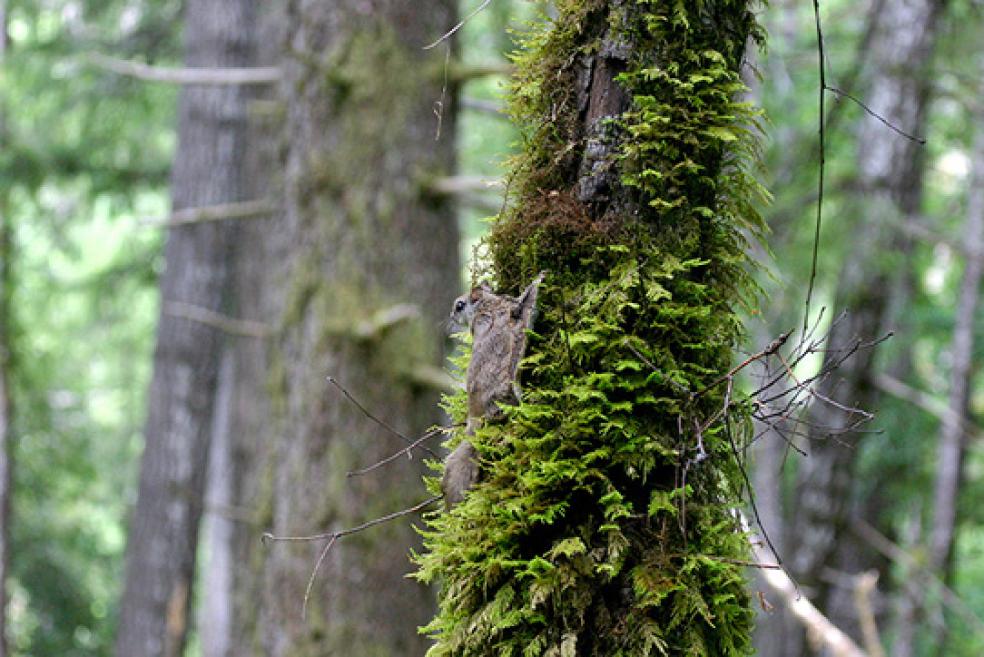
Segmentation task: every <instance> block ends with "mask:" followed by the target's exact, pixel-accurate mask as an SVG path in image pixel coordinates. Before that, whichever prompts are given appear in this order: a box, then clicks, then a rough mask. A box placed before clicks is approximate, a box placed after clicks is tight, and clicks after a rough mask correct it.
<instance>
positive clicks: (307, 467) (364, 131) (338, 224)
mask: <svg viewBox="0 0 984 657" xmlns="http://www.w3.org/2000/svg"><path fill="white" fill-rule="evenodd" d="M454 6H455V5H454V3H453V2H451V1H450V0H433V1H429V2H424V3H419V2H418V3H412V4H411V3H406V2H403V1H402V0H385V1H379V2H373V3H369V4H367V3H365V2H361V1H355V0H344V1H342V2H336V3H304V2H291V3H290V4H288V6H287V16H286V20H285V26H286V28H285V29H286V37H285V42H286V43H287V44H288V46H287V47H288V50H287V53H286V55H285V59H284V62H283V70H284V72H285V81H284V83H283V87H282V91H283V99H284V103H285V112H286V127H285V131H286V132H285V134H284V143H283V147H282V151H281V152H282V157H283V160H284V161H283V165H282V166H283V170H284V177H283V185H284V188H283V190H282V199H281V203H282V211H283V217H282V220H278V221H280V223H279V224H278V229H277V234H275V235H274V234H271V233H270V232H269V231H267V232H264V233H262V234H260V235H257V237H258V238H259V239H261V240H262V239H265V241H266V242H267V243H268V244H269V246H270V249H271V250H270V251H268V252H267V256H265V257H264V259H263V262H265V263H267V264H268V265H269V271H258V270H257V269H255V268H252V267H251V268H250V269H248V270H245V269H244V271H243V272H242V276H241V278H240V286H241V287H240V290H241V292H242V291H244V290H245V288H247V287H248V285H249V283H248V282H247V281H248V279H249V278H250V277H254V280H255V281H263V284H264V285H266V286H270V288H269V289H270V290H271V292H270V293H269V294H268V295H266V299H265V301H269V302H270V303H269V305H266V304H265V301H264V300H262V299H261V300H259V301H253V300H248V299H245V298H244V300H243V302H244V305H243V312H244V313H246V314H248V315H249V316H255V315H252V313H253V312H268V313H272V314H270V315H268V317H269V321H272V322H273V323H274V324H275V326H277V327H278V331H277V334H276V336H275V338H274V340H273V342H272V343H271V344H270V345H269V350H268V351H267V352H266V354H262V353H260V351H256V352H254V353H252V354H242V358H241V359H240V360H239V361H238V364H237V370H236V377H235V378H236V379H244V378H246V379H249V378H254V377H255V379H256V380H257V381H262V382H263V385H264V386H265V388H266V392H267V394H268V395H269V402H267V401H261V402H260V404H261V406H260V407H261V408H269V411H270V414H269V416H268V417H265V418H264V417H260V415H259V414H258V413H257V412H256V409H255V408H252V409H248V408H244V407H243V405H244V404H246V403H249V402H248V394H243V393H244V392H245V391H240V393H237V397H236V398H237V399H238V400H239V401H238V402H236V408H237V413H240V414H241V415H240V416H239V417H238V418H236V419H234V422H233V424H234V426H239V427H244V428H245V431H243V432H242V433H243V434H244V436H243V437H242V438H237V439H236V440H237V441H239V442H238V445H239V446H240V447H239V449H241V450H242V451H243V453H244V454H245V455H246V456H245V458H246V462H245V463H244V465H245V468H246V469H245V472H246V473H247V474H246V475H244V476H243V478H242V479H241V483H240V485H241V490H240V491H238V494H239V495H242V498H241V499H243V500H245V501H246V503H247V505H248V506H249V507H250V508H253V509H254V510H255V511H256V513H257V521H258V523H259V524H260V525H261V526H262V527H265V528H269V529H271V530H272V531H273V532H274V533H276V534H278V535H283V534H308V533H312V532H317V531H324V530H326V529H341V528H343V527H346V526H352V525H356V524H359V523H361V522H363V521H365V520H369V519H371V518H375V517H378V516H381V515H384V514H386V513H388V512H392V511H396V510H399V509H402V508H404V507H406V506H407V505H408V504H409V503H411V502H415V501H419V500H422V499H425V498H426V496H427V495H428V493H427V492H426V490H425V488H424V486H423V485H422V483H421V475H422V474H423V466H422V462H421V461H422V459H421V458H420V457H419V455H418V456H415V458H414V459H413V460H412V461H407V460H405V459H402V460H400V461H398V462H397V463H394V464H392V465H391V466H389V467H388V468H386V469H383V470H379V471H377V472H374V473H371V474H369V475H366V476H363V477H359V478H351V479H349V478H346V472H347V471H350V470H353V469H355V468H357V467H359V466H364V465H368V464H371V463H373V462H374V461H376V460H378V459H380V458H382V457H383V456H385V455H388V454H390V453H392V452H394V451H397V450H398V449H399V448H401V447H402V446H403V443H402V442H401V441H399V440H396V439H394V437H393V436H392V435H390V434H388V433H387V431H386V430H385V429H383V428H382V427H380V426H379V425H378V424H376V423H375V422H373V421H371V420H370V419H368V418H367V417H366V416H365V415H363V414H362V412H361V411H360V410H359V409H358V408H356V407H355V406H354V405H353V404H352V403H351V402H350V401H348V400H347V399H346V398H345V397H344V396H343V395H341V394H340V393H339V391H338V390H337V389H335V388H333V387H332V386H331V385H329V384H328V383H327V382H326V380H325V379H326V377H327V376H332V377H335V379H337V380H338V381H339V382H340V383H341V384H342V385H344V386H345V387H346V388H347V389H348V390H349V391H350V392H351V394H352V395H354V396H355V397H356V398H358V400H359V401H360V403H361V404H363V405H364V406H365V407H366V408H368V409H370V410H371V412H372V413H373V414H375V415H377V416H378V417H379V418H381V419H382V420H383V421H385V422H386V423H388V424H390V425H392V426H395V427H398V428H399V429H400V430H401V431H403V432H405V433H406V434H408V435H412V434H417V433H420V432H422V431H423V430H425V429H426V428H427V427H428V426H429V425H431V424H432V423H434V422H436V421H438V420H439V417H440V416H439V413H438V408H437V401H438V396H437V392H436V391H435V390H434V389H432V388H431V387H430V384H428V383H427V382H426V381H427V380H428V378H429V376H428V375H429V374H430V373H432V372H433V371H434V369H435V368H438V367H440V365H441V363H442V359H443V353H444V344H445V339H446V338H445V336H444V335H443V332H442V331H441V329H440V326H441V324H442V323H443V322H442V319H443V318H446V316H447V312H448V309H449V308H450V303H451V301H452V299H453V298H454V297H455V296H456V295H457V293H458V290H459V262H458V255H457V248H458V232H457V228H456V225H455V218H454V214H453V212H452V209H451V207H450V206H449V205H447V204H446V203H444V202H442V201H440V200H438V199H434V198H428V197H427V196H426V195H425V194H423V192H422V189H423V188H424V183H425V181H426V180H428V179H429V178H432V177H435V176H442V175H447V174H449V173H451V172H453V170H454V162H455V158H454V97H455V93H454V89H453V87H452V86H451V85H447V86H446V85H445V80H446V77H445V54H446V51H445V49H444V48H445V47H444V46H442V47H440V48H437V49H434V50H430V51H424V50H423V49H422V46H424V45H426V44H427V43H429V42H431V41H433V40H434V39H435V38H436V37H438V36H440V35H441V34H443V33H444V32H445V31H446V30H448V29H449V28H450V27H451V26H452V25H453V24H454V16H455V11H454ZM435 112H436V113H437V114H438V115H440V116H439V117H438V116H436V115H435ZM439 126H440V139H436V138H435V137H436V135H437V131H438V127H439ZM401 304H409V305H411V306H413V308H414V312H415V314H414V315H413V316H408V318H407V319H405V320H403V321H399V322H396V323H395V324H393V325H387V324H386V322H384V321H382V318H383V316H384V315H385V314H386V312H387V311H388V310H392V309H394V308H397V307H399V306H400V305H401ZM254 392H256V391H255V390H254ZM237 431H238V430H237ZM234 435H235V434H234ZM409 524H410V523H409V521H404V522H397V523H392V524H388V525H384V526H380V527H378V528H375V529H373V530H372V531H371V533H364V534H360V535H357V536H352V537H350V538H347V539H343V540H342V541H340V542H339V543H338V544H336V545H335V546H334V548H333V550H332V551H331V553H330V554H329V556H328V558H327V559H326V561H325V563H324V564H323V566H322V567H321V569H320V571H319V572H318V574H317V578H316V580H315V584H314V589H313V591H312V593H311V597H310V601H309V603H308V607H307V616H306V618H302V616H301V608H302V603H303V601H304V596H305V588H306V586H307V583H308V580H309V576H310V575H311V571H312V569H313V568H314V566H315V563H316V561H317V559H318V555H319V553H320V552H321V550H322V548H323V547H324V543H315V544H311V543H274V544H272V545H270V546H268V547H266V548H262V549H260V548H259V546H257V545H256V543H255V539H256V534H255V533H254V534H253V535H252V536H251V537H249V538H250V541H252V543H251V544H250V545H249V546H248V547H247V546H246V544H245V543H239V544H238V547H237V548H236V550H237V553H238V554H240V555H242V556H241V557H240V558H241V559H245V560H246V561H243V560H240V561H239V563H248V564H249V576H248V577H243V578H242V579H240V580H238V581H237V582H236V584H235V597H236V607H237V611H236V613H235V620H234V628H235V630H234V632H233V634H234V637H235V639H234V641H235V644H236V648H235V650H234V651H233V654H263V655H286V654H300V653H303V654H313V653H317V654H345V655H351V656H353V657H358V656H359V655H367V656H368V655H373V656H376V655H394V656H395V655H413V654H422V653H423V652H424V650H425V649H426V645H427V642H426V639H425V638H423V637H421V636H420V635H419V634H418V632H417V627H418V626H419V625H421V624H423V623H424V622H425V621H426V620H427V619H428V618H429V617H430V615H431V612H432V608H433V607H432V605H433V597H432V593H431V592H430V591H429V590H428V589H427V588H425V587H422V586H420V585H419V584H415V583H413V582H411V581H409V580H407V579H406V578H405V575H406V574H407V572H408V571H409V570H410V564H409V561H408V549H409V548H410V547H411V546H414V545H417V544H418V543H419V539H417V538H416V536H415V533H414V531H413V530H412V529H411V527H410V526H409ZM241 534H242V535H243V536H246V535H247V532H246V527H245V526H244V527H243V532H241ZM256 592H259V593H260V598H261V602H260V609H258V610H257V609H254V610H253V611H252V612H251V611H248V607H249V605H250V602H249V601H248V600H247V598H248V597H249V596H250V595H251V594H253V593H256ZM254 614H255V615H256V620H255V621H252V622H251V621H250V616H251V615H254ZM237 634H238V635H239V636H236V635H237Z"/></svg>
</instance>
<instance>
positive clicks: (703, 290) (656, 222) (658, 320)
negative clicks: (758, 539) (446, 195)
mask: <svg viewBox="0 0 984 657" xmlns="http://www.w3.org/2000/svg"><path fill="white" fill-rule="evenodd" d="M557 10H558V15H557V17H556V18H555V19H553V20H545V21H544V22H543V23H542V24H540V25H537V26H534V27H532V28H531V29H530V31H529V32H528V33H527V34H526V35H525V37H524V40H523V44H522V45H523V49H522V51H521V52H520V53H519V54H518V55H517V57H516V64H517V74H516V77H515V80H514V84H513V88H512V93H511V108H512V115H513V118H514V119H515V121H516V122H517V123H518V125H519V126H520V128H521V130H522V134H523V150H522V152H521V154H520V155H519V156H517V158H516V159H515V160H514V161H513V162H512V173H511V176H510V184H509V191H510V196H509V204H508V207H507V209H506V210H505V211H504V212H503V213H502V214H501V215H500V216H499V217H498V219H497V221H496V223H495V224H494V227H493V230H492V232H491V235H490V237H489V238H488V240H487V242H486V244H485V247H486V251H485V253H486V257H485V260H484V262H483V263H481V265H482V267H484V269H485V270H486V271H487V273H489V274H490V275H491V276H492V277H493V278H494V280H496V281H497V283H498V287H499V289H501V290H504V291H508V292H511V293H517V292H518V291H519V290H521V289H522V288H523V287H524V286H525V285H526V284H527V283H528V282H529V280H530V279H532V278H533V276H534V275H535V273H536V272H538V271H541V270H546V271H547V272H549V273H548V275H547V281H546V283H545V285H544V287H543V290H542V292H541V297H540V316H539V318H538V320H537V323H536V325H535V326H534V334H533V335H532V336H531V340H530V346H529V351H528V356H527V358H526V360H525V364H524V368H523V372H522V379H523V380H522V385H523V391H524V396H523V402H522V404H521V405H520V406H518V407H515V408H509V409H506V415H507V421H506V422H504V423H501V424H492V425H489V426H487V427H485V428H483V429H482V430H480V431H479V432H478V434H477V435H476V436H475V437H474V440H473V443H474V445H475V447H476V449H477V450H478V453H479V455H480V459H481V467H482V471H483V478H482V480H481V481H480V483H479V484H478V485H477V486H476V488H475V489H474V490H473V491H472V492H471V493H470V494H469V495H468V497H467V499H466V500H465V501H464V502H463V503H462V504H460V505H458V506H456V507H455V508H454V509H453V510H452V511H451V512H450V513H446V514H445V513H436V514H434V515H433V516H432V517H431V518H430V519H429V527H428V529H427V530H425V542H426V547H427V552H425V553H424V554H422V555H420V556H419V557H418V562H419V564H420V570H419V572H418V576H419V577H420V578H421V579H424V580H426V581H440V582H441V586H442V591H441V609H440V612H439V614H438V615H437V617H436V618H435V619H434V620H433V621H432V622H431V623H430V624H429V625H428V626H427V627H426V628H424V631H426V632H428V633H430V634H431V635H432V637H433V638H434V639H435V640H436V644H435V645H434V646H433V648H432V649H431V651H430V653H429V654H430V655H431V656H432V657H437V656H441V655H456V656H462V655H463V656H467V655H524V656H530V657H532V656H535V655H551V656H552V655H557V656H564V657H566V656H574V655H585V656H587V655H632V656H639V655H738V654H746V653H747V652H749V650H750V647H749V633H750V626H751V622H752V613H751V611H750V609H749V601H748V599H747V594H746V592H745V583H744V579H743V577H742V573H741V567H740V566H739V565H737V563H738V562H740V561H741V560H742V559H743V558H744V557H745V555H746V549H747V548H746V545H747V542H746V537H745V536H744V535H743V534H742V532H741V530H740V528H739V527H738V523H737V521H736V519H735V517H734V513H733V509H734V508H735V507H737V506H738V505H739V503H740V496H741V495H740V491H741V484H742V479H741V473H740V470H739V468H738V466H737V465H736V463H735V451H734V449H733V445H734V444H738V443H740V442H741V441H742V440H744V439H745V438H746V437H747V434H746V432H747V430H748V422H747V419H748V404H747V403H746V402H743V401H742V400H741V399H739V398H738V395H737V392H735V391H733V390H731V389H730V387H729V384H728V383H727V382H725V383H724V384H717V383H715V382H718V381H719V380H720V379H721V377H722V375H723V374H725V373H726V372H727V371H728V369H729V367H730V365H731V362H732V357H733V353H734V349H735V348H736V346H737V345H738V343H739V341H740V339H741V337H742V329H741V322H740V320H739V318H738V315H737V311H738V310H739V309H740V307H741V306H742V305H744V304H749V303H751V302H752V301H753V296H754V292H755V291H754V285H753V283H752V281H751V277H750V274H749V270H750V267H751V263H750V262H749V260H748V258H747V256H746V254H745V250H746V248H745V247H746V246H747V245H746V239H747V236H749V235H751V236H757V235H760V234H761V231H762V224H761V221H760V218H759V216H758V213H757V212H756V210H755V209H754V208H755V205H756V203H757V202H758V201H759V200H761V199H762V198H763V197H764V191H763V190H761V188H760V187H759V186H758V185H757V183H756V182H755V180H754V178H753V177H752V176H751V174H750V171H749V170H750V168H751V167H753V166H754V164H755V163H756V161H757V145H756V140H755V132H756V130H757V122H756V116H757V115H756V113H755V112H754V111H753V109H752V108H751V107H749V106H747V105H745V104H744V103H742V102H741V101H740V99H739V94H740V92H741V91H742V89H743V85H742V83H741V79H740V76H739V69H740V67H741V64H742V59H743V55H744V50H745V45H746V42H747V41H748V40H749V38H759V37H760V36H761V33H760V32H759V31H758V28H757V27H756V25H755V21H754V17H753V16H752V14H751V11H750V8H749V3H748V2H745V1H738V0H720V1H716V2H715V1H693V2H658V1H656V0H636V1H631V2H630V1H628V0H609V1H605V0H562V1H560V2H558V3H557ZM726 400H727V401H726ZM728 402H730V403H728ZM448 408H449V409H450V411H451V413H452V415H453V416H457V415H460V414H461V411H462V408H463V400H462V398H461V396H460V395H459V396H458V397H456V398H451V399H449V400H448ZM722 409H725V410H722ZM455 419H457V420H460V419H462V418H460V417H455ZM453 442H454V439H453V440H452V443H453Z"/></svg>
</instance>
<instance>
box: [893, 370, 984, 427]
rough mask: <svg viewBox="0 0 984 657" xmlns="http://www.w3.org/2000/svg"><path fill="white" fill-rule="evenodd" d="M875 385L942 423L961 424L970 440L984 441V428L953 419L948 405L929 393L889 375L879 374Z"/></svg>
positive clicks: (963, 419) (967, 421) (960, 419)
mask: <svg viewBox="0 0 984 657" xmlns="http://www.w3.org/2000/svg"><path fill="white" fill-rule="evenodd" d="M874 383H875V386H876V387H877V388H878V389H879V390H881V391H882V392H885V393H888V394H889V395H892V396H893V397H898V398H899V399H901V400H902V401H905V402H909V403H910V404H912V405H913V406H916V407H917V408H919V409H920V410H922V411H925V412H926V413H929V414H930V415H932V416H934V417H936V418H937V419H938V420H939V421H940V422H947V421H950V422H957V423H959V424H960V425H961V426H963V430H964V432H965V433H966V434H967V436H968V437H969V438H971V439H973V440H980V441H984V427H980V426H978V425H976V424H974V423H973V422H972V421H970V419H969V418H966V417H963V418H961V417H953V415H954V414H953V413H952V411H950V409H949V408H947V406H946V403H945V402H943V401H942V400H940V399H937V398H936V397H934V396H933V395H931V394H929V393H928V392H924V391H922V390H917V389H916V388H913V387H912V386H910V385H909V384H907V383H904V382H903V381H900V380H898V379H896V378H895V377H893V376H890V375H888V374H879V375H878V376H877V377H875V380H874Z"/></svg>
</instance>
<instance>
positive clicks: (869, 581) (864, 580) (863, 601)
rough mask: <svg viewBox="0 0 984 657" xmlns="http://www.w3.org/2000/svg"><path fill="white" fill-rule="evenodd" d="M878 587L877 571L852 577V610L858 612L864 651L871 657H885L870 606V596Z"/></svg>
mask: <svg viewBox="0 0 984 657" xmlns="http://www.w3.org/2000/svg"><path fill="white" fill-rule="evenodd" d="M877 586H878V571H877V570H869V571H867V572H864V573H859V574H858V575H856V576H855V577H854V608H855V609H856V610H857V612H858V620H859V621H860V624H861V634H862V636H863V637H864V649H865V650H867V651H868V654H869V655H871V657H885V649H884V648H882V644H881V638H880V637H879V636H878V624H877V623H876V622H875V611H874V608H873V607H872V604H871V594H872V593H873V592H874V590H875V588H876V587H877Z"/></svg>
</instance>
